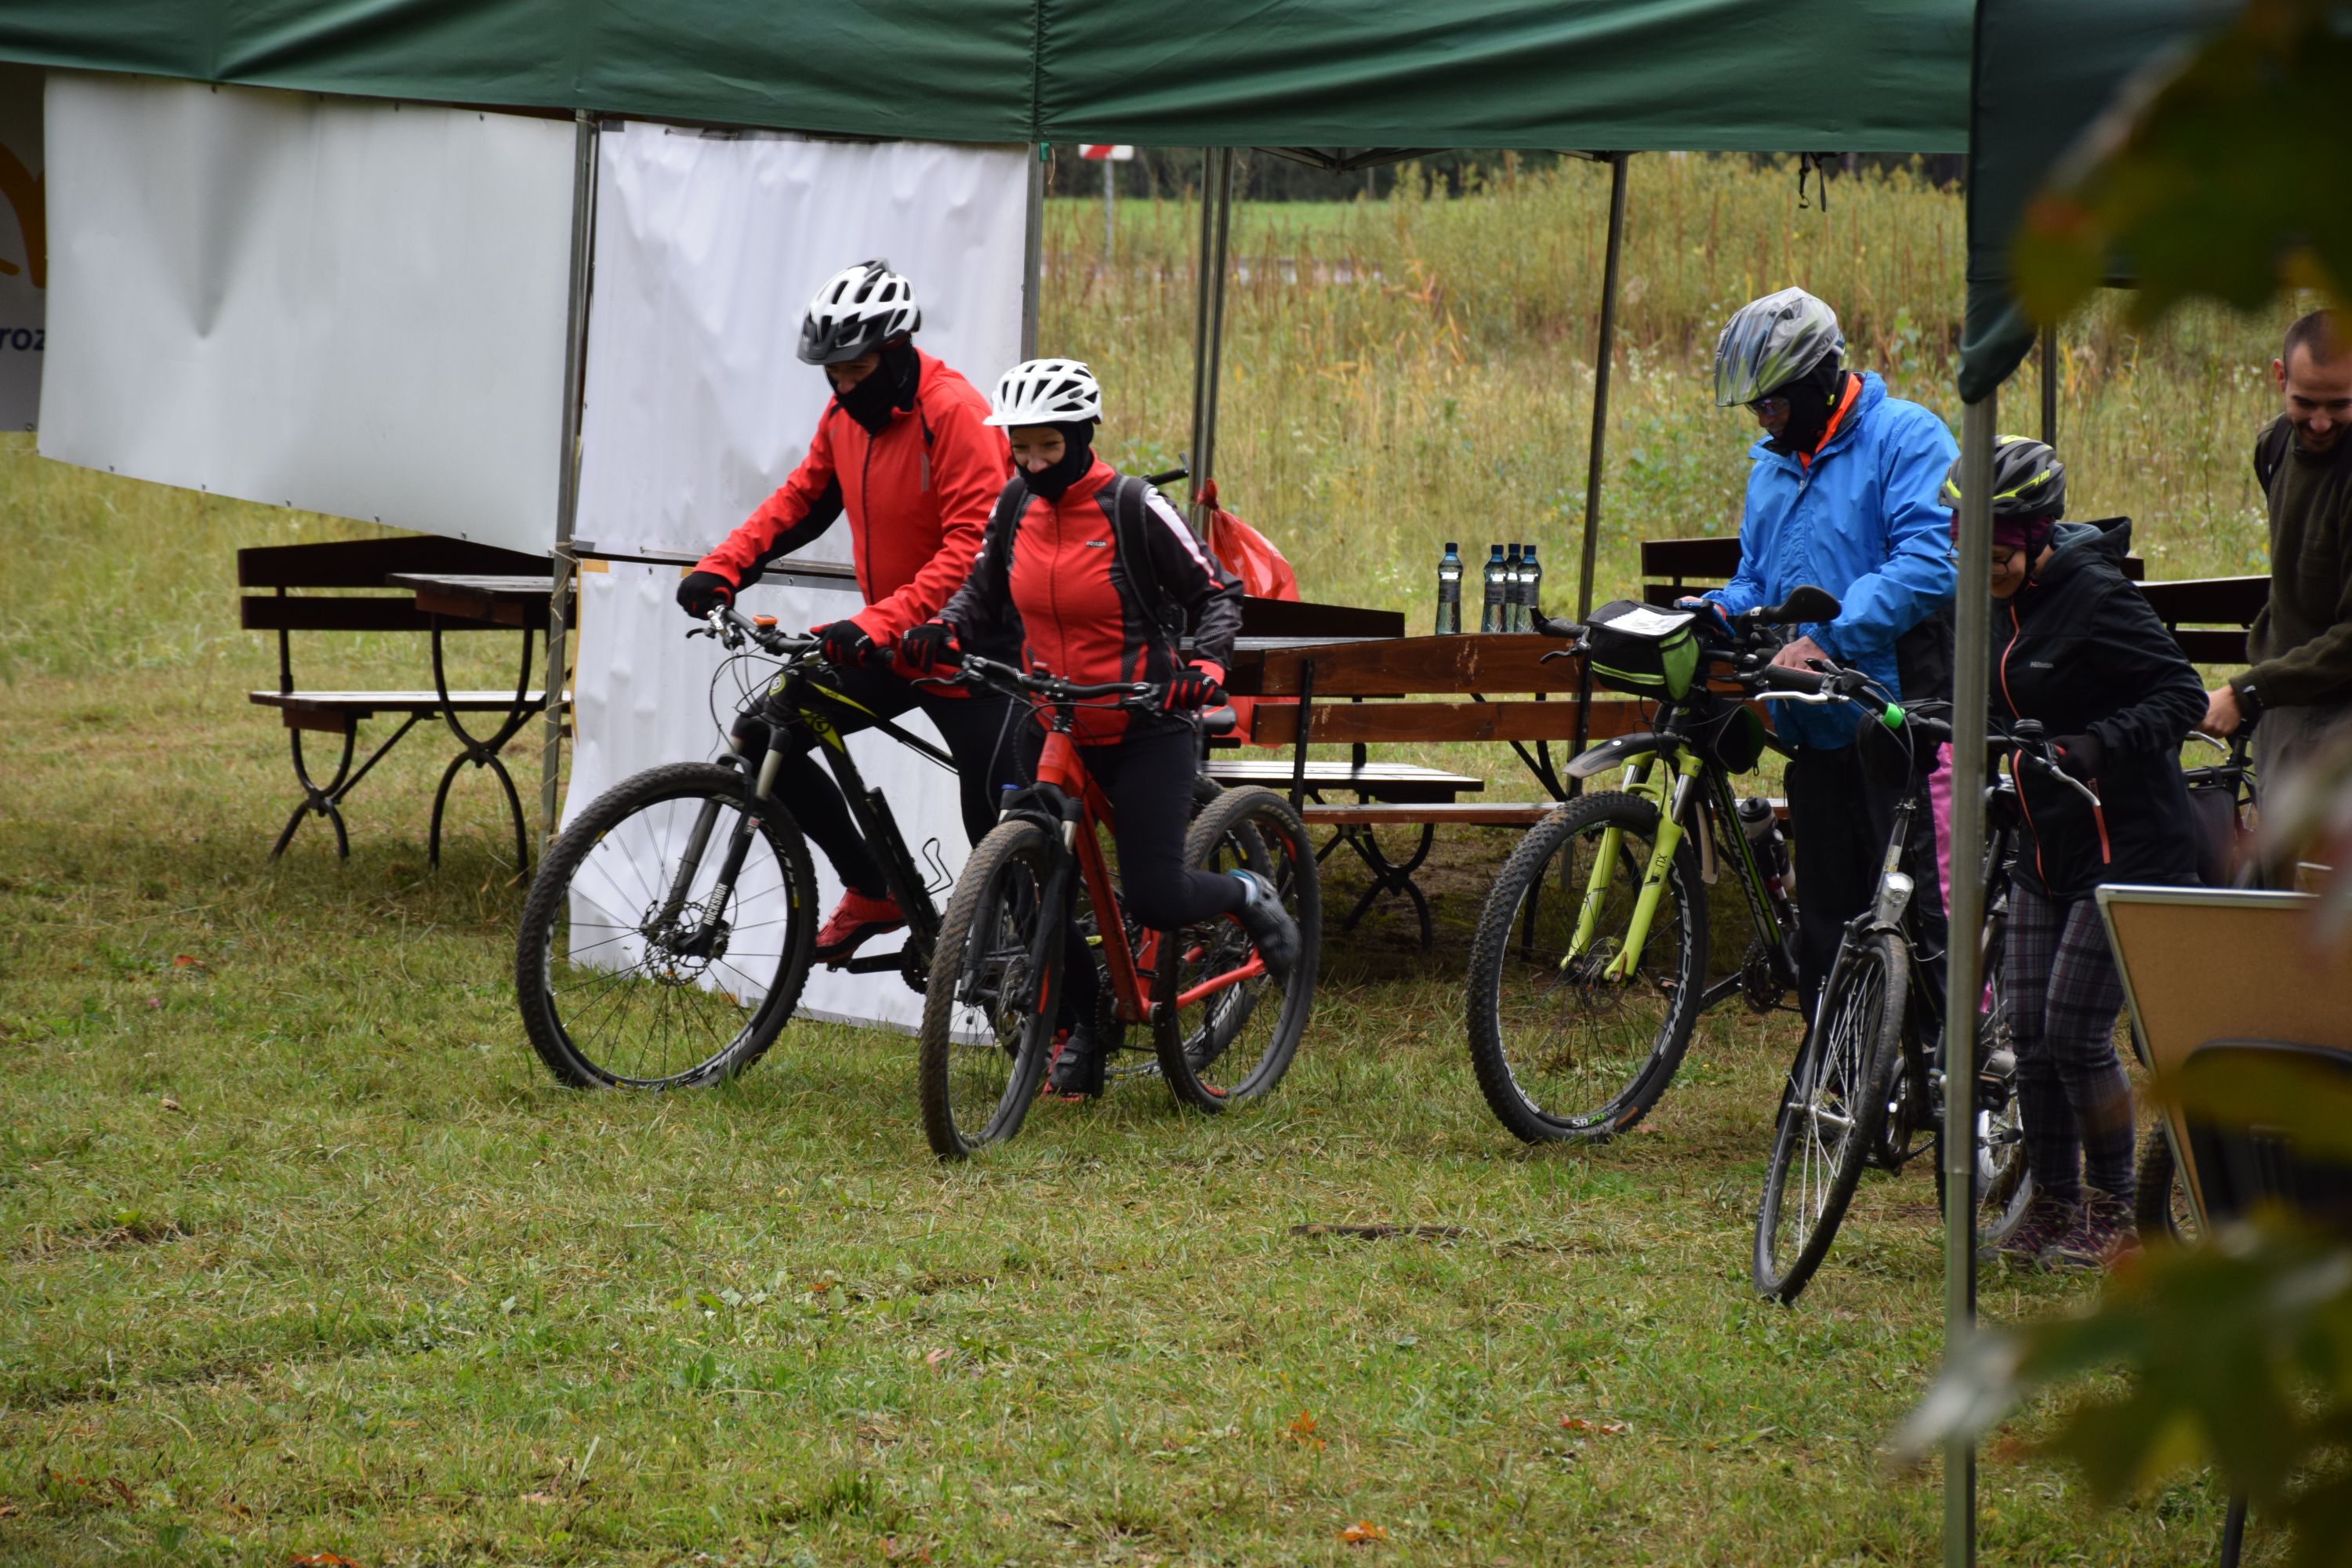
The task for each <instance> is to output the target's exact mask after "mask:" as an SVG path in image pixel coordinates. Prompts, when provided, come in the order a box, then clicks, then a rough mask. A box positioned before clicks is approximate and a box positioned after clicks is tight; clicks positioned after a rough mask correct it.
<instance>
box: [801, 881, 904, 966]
mask: <svg viewBox="0 0 2352 1568" xmlns="http://www.w3.org/2000/svg"><path fill="white" fill-rule="evenodd" d="M906 923H907V917H906V916H905V915H904V914H902V913H900V912H899V910H898V901H897V900H894V899H891V898H889V897H887V896H885V897H882V898H879V899H869V898H867V897H866V895H865V894H864V893H861V892H859V891H858V890H857V889H855V888H851V889H846V890H845V891H844V892H843V893H842V895H841V902H839V903H837V904H835V905H834V906H833V913H831V914H829V915H827V916H826V917H825V919H824V924H823V925H821V926H819V927H817V931H816V961H817V962H818V963H838V962H839V961H841V960H842V959H845V958H847V957H848V956H849V955H850V954H851V953H853V952H856V951H857V950H858V949H859V948H860V947H862V946H864V945H865V943H866V940H867V939H868V938H870V937H877V936H880V935H881V934H882V933H883V932H884V931H897V930H898V928H899V927H900V926H903V925H905V924H906Z"/></svg>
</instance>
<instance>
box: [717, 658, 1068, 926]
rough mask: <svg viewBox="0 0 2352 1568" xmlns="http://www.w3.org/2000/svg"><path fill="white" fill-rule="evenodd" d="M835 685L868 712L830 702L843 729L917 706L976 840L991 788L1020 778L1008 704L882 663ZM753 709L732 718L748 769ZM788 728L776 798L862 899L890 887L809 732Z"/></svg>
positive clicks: (761, 742) (756, 738)
mask: <svg viewBox="0 0 2352 1568" xmlns="http://www.w3.org/2000/svg"><path fill="white" fill-rule="evenodd" d="M835 685H836V686H837V687H838V688H839V689H840V690H841V693H842V695H844V696H845V697H847V698H848V699H849V700H851V701H852V702H855V703H856V704H857V705H858V707H860V708H864V709H866V710H867V713H868V714H870V715H871V717H867V716H866V714H860V713H859V712H858V711H857V710H856V709H853V708H846V707H838V706H836V707H835V710H834V711H835V714H836V715H837V718H836V720H835V722H836V723H837V724H838V725H839V727H840V729H841V731H842V732H843V733H845V734H853V733H855V732H856V731H859V730H865V729H870V728H871V727H872V726H873V724H874V723H875V721H877V720H881V719H896V718H897V717H898V715H900V714H901V713H904V712H906V711H908V710H909V709H914V708H920V709H921V710H923V713H924V716H925V717H927V718H929V720H930V721H931V722H932V724H933V725H935V726H936V727H937V728H938V730H939V731H940V737H941V738H942V739H944V740H945V741H946V742H947V743H948V752H949V754H950V755H951V756H953V757H954V758H955V764H956V783H957V789H958V793H959V795H961V805H962V807H963V830H964V832H965V834H966V835H967V836H968V837H970V839H971V842H972V843H974V844H977V843H979V842H980V841H981V839H982V837H985V836H986V834H987V832H988V830H989V829H990V828H991V827H992V826H995V825H996V806H997V793H998V791H999V790H1000V789H1002V788H1003V786H1004V785H1006V784H1017V783H1020V782H1021V781H1022V780H1023V779H1024V778H1025V777H1026V776H1027V775H1026V774H1025V773H1023V772H1022V771H1021V768H1020V763H1019V762H1018V760H1017V753H1018V752H1019V750H1020V745H1019V742H1018V741H1017V740H1016V739H1015V736H1014V733H1013V731H1014V730H1015V728H1016V726H1018V725H1024V724H1025V723H1026V722H1027V721H1026V720H1025V719H1020V720H1016V719H1015V717H1014V715H1013V704H1012V702H1011V701H1010V700H1007V699H1006V698H1003V697H1001V696H999V695H997V694H996V693H994V692H992V691H975V692H973V693H972V694H971V696H969V697H945V696H940V695H937V694H935V693H933V692H931V691H929V690H927V689H923V688H921V687H918V686H915V685H913V684H912V683H910V682H908V681H906V680H902V679H899V678H898V676H896V675H893V674H891V673H890V672H889V671H888V670H883V669H851V670H843V671H839V672H837V674H836V677H835ZM762 701H764V698H763V699H762ZM759 713H760V710H759V708H758V707H756V706H755V707H754V708H752V709H751V710H747V711H746V712H745V713H744V714H742V715H741V716H740V717H739V718H738V719H737V720H736V721H735V733H736V750H737V751H739V752H741V753H742V755H743V756H744V757H745V758H746V759H748V760H749V761H750V762H751V763H752V765H753V766H755V767H756V766H757V765H758V764H759V761H760V757H761V753H762V752H765V751H766V750H767V734H768V728H769V727H768V724H767V722H766V721H764V720H763V719H761V717H759ZM787 733H788V735H789V737H790V741H791V745H790V749H789V751H788V752H787V753H786V755H785V757H784V761H783V763H782V767H781V768H779V769H778V771H777V774H776V786H775V793H776V798H777V799H779V800H781V801H782V802H783V803H784V805H786V806H787V807H788V808H789V809H790V810H791V812H792V814H793V821H795V822H797V823H799V824H800V826H801V831H802V832H803V833H805V834H807V835H808V839H809V842H810V843H812V844H814V845H815V846H816V847H817V848H818V849H819V850H820V851H821V852H822V853H823V854H824V858H826V859H827V860H830V861H831V862H833V869H834V872H835V875H837V876H838V877H840V879H841V880H842V884H843V885H844V886H845V887H850V888H855V889H857V890H858V891H859V892H861V893H864V894H866V896H867V897H869V898H877V899H878V898H882V897H884V896H886V895H887V893H888V891H889V885H888V884H887V882H886V881H885V880H884V879H883V876H882V863H881V862H880V861H879V860H877V859H876V858H874V852H873V851H872V850H871V849H869V848H867V847H866V840H865V839H863V838H861V837H858V834H857V824H856V820H855V819H854V818H852V817H851V816H850V815H849V804H848V803H847V802H846V801H845V800H843V799H842V798H841V789H840V787H839V786H838V785H836V784H835V783H834V782H833V774H832V773H830V772H828V771H827V770H826V768H825V767H824V764H823V763H820V762H818V761H817V760H816V759H815V758H814V757H812V756H810V755H809V751H810V748H812V747H814V745H815V744H816V737H815V736H814V735H813V734H811V733H810V732H809V731H808V729H807V727H806V726H804V725H802V724H800V723H797V722H795V723H793V725H792V726H791V728H790V730H789V731H787Z"/></svg>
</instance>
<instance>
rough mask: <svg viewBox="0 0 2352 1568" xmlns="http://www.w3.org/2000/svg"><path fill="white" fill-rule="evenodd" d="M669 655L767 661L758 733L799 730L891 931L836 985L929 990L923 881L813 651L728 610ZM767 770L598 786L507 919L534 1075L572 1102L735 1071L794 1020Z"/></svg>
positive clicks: (779, 826)
mask: <svg viewBox="0 0 2352 1568" xmlns="http://www.w3.org/2000/svg"><path fill="white" fill-rule="evenodd" d="M687 635H688V637H716V638H718V639H719V642H720V643H721V644H722V645H723V646H724V647H726V648H728V649H729V650H730V652H732V653H735V654H738V655H741V656H745V657H751V656H750V655H748V654H746V649H747V647H756V648H758V649H759V650H760V652H761V654H763V655H765V656H766V657H767V658H772V659H780V660H782V668H781V669H780V670H778V671H777V673H776V675H775V679H774V682H773V684H772V686H771V687H770V689H769V692H768V697H767V704H766V710H765V712H766V716H767V717H768V718H769V720H770V721H772V723H773V724H774V725H775V726H776V728H778V729H779V730H781V729H782V727H783V726H784V725H785V724H786V723H791V722H797V723H799V724H802V725H804V726H806V727H807V729H808V730H809V731H810V732H811V733H813V734H814V735H815V736H816V738H817V741H818V742H819V751H820V753H821V754H822V755H823V756H824V761H825V765H826V766H827V767H829V768H830V769H831V770H832V772H833V775H834V778H835V780H836V781H837V782H838V783H839V784H840V785H841V793H842V795H843V797H844V798H845V800H846V801H847V803H848V805H849V811H850V815H851V816H852V817H853V818H854V819H855V820H856V824H857V828H858V831H859V832H860V833H861V834H862V835H863V836H864V837H865V838H866V843H867V844H869V845H871V846H872V847H873V848H874V852H875V855H876V858H877V859H879V860H880V861H881V864H882V872H883V876H884V878H885V879H887V882H888V884H889V889H890V896H891V897H892V899H894V900H897V902H898V908H899V909H900V910H904V911H905V913H906V917H907V931H906V940H905V942H903V943H902V944H901V945H900V946H899V947H898V950H897V951H895V952H887V953H879V954H860V955H858V956H856V957H854V958H851V959H848V960H847V961H845V962H844V963H841V964H839V965H837V967H839V968H842V969H845V970H847V971H849V972H850V973H861V974H862V973H886V972H890V971H896V972H897V973H898V974H899V975H901V976H902V977H904V979H905V980H906V983H907V984H908V987H909V988H911V989H912V990H915V991H917V992H920V991H921V990H922V989H923V988H924V986H925V985H926V984H928V983H929V974H930V961H931V952H932V947H933V944H934V943H935V942H937V941H938V938H939V931H940V912H939V909H938V906H937V905H936V904H935V903H934V902H933V898H934V895H935V894H937V893H939V892H941V891H944V890H945V889H946V886H947V876H946V872H945V869H944V868H943V867H940V866H937V865H935V866H934V868H933V870H932V872H931V874H929V875H926V874H925V871H924V869H923V868H921V867H919V865H918V864H917V862H916V859H915V857H914V855H913V854H912V853H911V852H909V850H908V847H907V840H906V837H905V835H903V834H902V833H901V832H900V831H899V829H898V818H897V817H896V816H893V815H892V813H891V810H890V805H889V802H888V801H887V800H886V799H885V798H884V797H883V795H882V792H881V791H880V790H877V789H869V788H867V787H866V782H865V780H864V779H863V778H862V777H861V776H860V775H859V773H858V771H857V763H856V760H855V759H853V758H852V757H851V756H850V754H849V748H848V745H847V743H846V741H845V738H844V736H843V735H842V733H841V731H840V729H839V728H838V726H837V724H836V723H835V718H836V716H838V715H841V714H843V713H844V712H845V711H847V710H856V712H857V713H858V715H859V716H860V717H861V718H863V719H867V720H871V719H872V715H870V714H868V713H866V710H863V709H860V708H858V707H857V705H856V703H855V702H853V701H852V700H850V699H849V698H847V697H845V696H844V695H843V694H842V693H841V692H840V691H839V690H838V689H835V687H834V686H833V685H831V684H830V683H829V681H828V676H829V674H830V669H831V667H830V666H827V665H825V664H824V663H823V662H822V661H821V659H820V658H818V655H817V640H816V639H815V638H814V637H793V636H788V635H786V634H784V633H782V632H779V631H778V630H777V629H776V626H775V621H774V618H773V617H772V616H756V617H751V618H748V619H747V618H746V617H744V616H741V615H740V614H738V613H737V612H736V611H735V610H733V609H732V608H730V607H726V606H721V607H720V608H719V609H718V610H716V611H714V612H712V614H711V616H710V617H709V625H708V626H698V627H696V628H695V629H694V630H692V631H689V632H688V634H687ZM867 727H868V728H871V729H875V730H878V731H881V732H882V733H884V734H886V735H888V736H889V737H890V738H891V739H893V740H895V741H897V742H898V743H899V744H901V745H904V746H908V747H910V748H912V749H913V750H914V751H916V752H919V753H920V754H921V755H923V756H925V757H928V758H929V759H930V760H931V761H932V762H934V763H938V764H939V765H940V766H941V767H943V768H947V769H949V770H950V771H952V770H953V768H954V766H955V763H954V760H953V759H952V758H950V756H949V755H948V753H947V752H944V751H942V750H940V748H939V747H938V746H935V745H933V744H931V743H930V742H928V741H925V740H924V739H923V738H922V737H921V736H919V735H917V734H915V733H913V732H912V731H908V730H907V729H905V728H903V727H902V726H900V725H898V724H896V723H891V722H888V721H874V722H870V723H869V724H868V726H867ZM782 761H783V752H782V748H780V747H776V746H771V747H770V748H768V750H767V752H766V753H765V755H764V757H763V759H762V760H761V764H760V766H759V767H758V768H757V769H756V770H754V769H751V768H750V767H748V766H747V765H746V763H745V762H744V759H743V758H742V757H740V756H739V755H738V754H736V753H735V752H733V751H732V750H730V752H728V753H727V754H726V755H725V756H722V757H720V758H719V760H718V761H717V762H715V763H666V764H664V765H663V766H660V767H655V768H648V769H646V771H645V772H643V773H635V774H633V775H632V776H630V777H628V778H625V779H624V780H622V781H621V782H620V783H619V784H614V786H613V787H612V788H611V789H609V790H607V791H606V792H605V793H604V795H600V796H598V797H597V799H596V800H595V801H594V802H593V804H591V805H589V806H588V807H587V809H586V810H584V811H583V812H581V813H580V815H579V816H576V817H575V818H573V819H572V823H571V825H570V826H567V827H566V828H565V829H564V830H563V833H562V837H559V838H557V839H556V841H555V843H554V845H553V846H552V847H551V848H550V849H549V851H548V854H547V858H546V860H545V861H544V862H543V863H542V864H541V867H540V869H539V875H538V877H537V878H536V879H534V880H533V881H532V883H531V889H530V898H529V900H527V901H526V902H525V903H524V905H523V913H522V926H521V930H520V932H519V933H518V938H517V942H516V947H515V995H516V998H517V1000H518V1001H519V1002H520V1004H521V1006H522V1017H523V1027H524V1029H525V1030H526V1031H527V1032H528V1033H529V1034H530V1043H531V1046H532V1047H533V1048H534V1049H536V1050H537V1051H538V1052H539V1055H540V1058H541V1060H542V1061H544V1062H546V1064H547V1066H548V1070H550V1071H551V1072H552V1073H554V1074H555V1076H556V1077H557V1078H558V1079H561V1080H562V1081H563V1082H564V1083H567V1084H571V1085H573V1086H575V1087H578V1088H582V1089H684V1088H689V1087H692V1086H695V1085H699V1084H707V1083H711V1082H715V1081H717V1080H719V1079H725V1078H729V1077H731V1076H733V1075H734V1074H736V1073H740V1072H741V1071H742V1070H743V1069H744V1068H748V1067H750V1066H751V1064H752V1063H753V1062H755V1061H757V1060H758V1059H759V1058H760V1057H761V1053H763V1052H764V1051H766V1050H767V1049H768V1047H770V1046H772V1045H773V1044H774V1043H775V1039H776V1037H777V1035H778V1033H779V1032H781V1031H782V1028H783V1026H784V1024H785V1022H786V1021H787V1020H788V1019H790V1018H791V1017H792V1016H793V1008H794V1007H795V1006H797V1005H799V1002H800V994H801V988H802V986H803V984H806V982H807V980H808V973H809V968H810V964H811V961H812V956H813V953H814V943H815V934H816V922H817V920H818V918H819V911H818V908H817V881H816V872H815V869H814V867H813V866H812V865H811V863H810V860H809V852H808V846H807V844H806V843H805V842H804V841H803V837H802V836H801V830H800V827H799V826H798V824H796V823H795V822H794V821H793V816H792V813H791V811H790V810H789V809H788V808H787V807H786V805H784V803H783V802H782V801H780V800H778V799H777V798H776V797H775V795H774V793H773V788H774V784H775V779H776V773H777V771H778V769H779V767H780V766H781V765H782Z"/></svg>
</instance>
